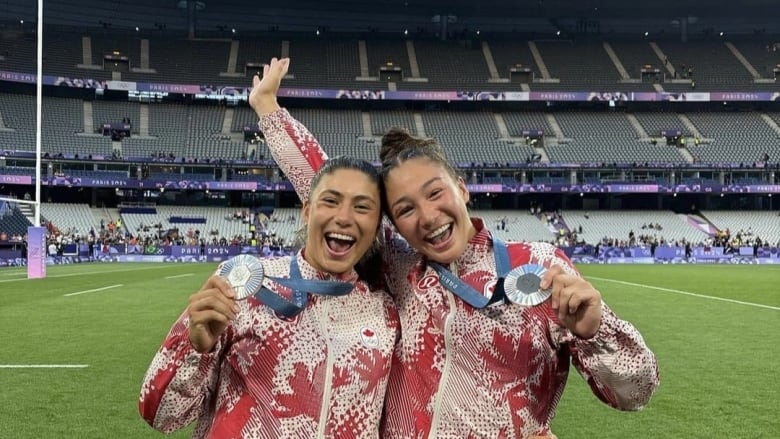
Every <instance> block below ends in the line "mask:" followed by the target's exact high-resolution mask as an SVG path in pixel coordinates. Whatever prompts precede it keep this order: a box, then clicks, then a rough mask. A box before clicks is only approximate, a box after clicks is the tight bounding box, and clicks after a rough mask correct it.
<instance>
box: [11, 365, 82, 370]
mask: <svg viewBox="0 0 780 439" xmlns="http://www.w3.org/2000/svg"><path fill="white" fill-rule="evenodd" d="M86 367H89V364H0V369H84V368H86Z"/></svg>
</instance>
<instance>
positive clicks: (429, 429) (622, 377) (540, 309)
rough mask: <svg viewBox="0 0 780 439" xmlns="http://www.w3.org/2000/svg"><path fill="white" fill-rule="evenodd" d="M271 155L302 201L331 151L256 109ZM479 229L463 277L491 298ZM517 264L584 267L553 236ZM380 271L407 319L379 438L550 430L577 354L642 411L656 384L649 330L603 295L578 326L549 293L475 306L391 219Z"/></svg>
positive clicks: (490, 269)
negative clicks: (582, 333) (575, 330)
mask: <svg viewBox="0 0 780 439" xmlns="http://www.w3.org/2000/svg"><path fill="white" fill-rule="evenodd" d="M260 124H261V129H262V131H263V134H264V135H265V138H266V140H267V142H268V146H269V148H270V150H271V152H272V154H273V156H274V159H275V160H276V162H277V163H278V164H279V166H280V167H281V168H282V171H283V172H284V174H285V175H286V176H287V177H288V178H289V179H290V181H291V182H292V183H293V185H294V186H295V189H296V191H297V192H298V195H299V196H300V197H301V199H302V200H305V199H307V198H308V188H309V186H310V182H311V179H312V177H313V176H314V174H315V173H316V171H317V170H318V169H319V167H320V166H321V165H322V163H323V162H324V161H325V160H326V159H327V155H326V154H325V152H324V151H323V150H322V148H321V147H320V146H319V143H318V142H317V140H316V139H315V138H314V136H313V135H312V134H311V133H310V132H309V131H308V130H307V129H306V127H305V126H303V125H302V124H301V123H300V122H298V121H297V120H295V119H294V118H292V117H291V116H290V114H289V113H288V112H287V111H286V110H285V109H280V110H278V111H276V112H274V113H272V114H270V115H266V116H263V117H262V119H261V122H260ZM472 222H473V224H474V226H475V228H476V229H477V234H476V236H474V238H472V239H471V240H470V241H469V244H468V247H467V249H466V251H465V252H464V254H463V255H461V256H460V257H459V258H458V259H457V260H456V261H455V265H456V266H457V274H458V276H459V277H460V278H461V279H462V280H464V281H465V282H466V283H468V284H470V285H471V286H472V287H473V288H475V289H476V290H477V291H481V292H482V293H483V294H484V295H485V296H488V297H490V296H491V294H492V290H493V287H494V286H495V284H496V280H497V275H496V265H495V260H494V256H493V240H492V237H491V235H490V232H489V231H488V230H487V229H486V228H485V227H484V224H483V223H482V221H481V220H479V219H472ZM508 251H509V256H510V261H511V264H512V266H513V267H517V266H520V265H523V264H528V263H533V264H540V265H544V266H545V267H550V266H551V265H560V266H561V267H563V269H564V270H565V271H566V272H567V273H570V274H578V273H577V271H576V270H575V268H574V267H573V265H572V264H571V262H570V261H569V259H568V258H567V257H566V255H565V254H563V252H562V251H560V250H559V249H557V248H555V247H553V246H552V245H550V244H546V243H510V244H508ZM383 258H384V260H385V264H386V266H385V278H386V280H387V286H388V289H389V291H390V294H391V295H392V296H393V298H394V300H395V303H396V306H397V307H398V313H399V317H400V321H401V339H400V341H399V344H398V346H397V348H396V353H395V356H394V359H393V366H392V368H391V371H390V383H389V385H388V394H387V402H386V417H385V418H384V420H383V431H382V437H383V438H410V439H411V438H443V437H447V438H526V437H529V436H532V435H546V434H549V433H550V422H551V420H552V418H553V416H554V414H555V408H556V406H557V404H558V401H559V399H560V397H561V394H562V392H563V389H564V386H565V384H566V379H567V377H568V373H569V364H570V362H573V364H574V365H575V367H576V368H577V369H578V370H579V372H580V373H581V374H582V376H583V377H584V378H585V379H586V380H587V382H588V384H589V385H590V388H591V389H592V391H593V392H594V393H595V395H596V396H597V397H598V398H599V399H601V400H602V401H604V402H605V403H607V404H609V405H610V406H612V407H615V408H617V409H621V410H638V409H640V408H642V407H643V406H644V405H645V404H646V403H647V402H648V401H649V399H650V397H651V396H652V394H653V392H654V391H655V389H656V387H657V386H658V365H657V362H656V359H655V356H654V355H653V353H652V352H651V351H650V350H649V349H648V348H647V346H646V345H645V342H644V340H643V339H642V336H641V335H640V334H639V332H638V331H637V330H636V328H634V327H633V326H632V325H631V324H630V323H628V322H626V321H623V320H620V319H619V318H618V317H617V316H616V315H615V314H614V313H613V312H612V310H610V308H609V307H608V306H607V305H606V304H603V303H602V320H601V325H600V328H599V330H598V333H597V334H596V335H595V336H594V337H593V338H591V339H588V340H584V339H580V338H578V337H577V336H575V335H573V334H572V333H571V332H570V331H569V330H568V329H566V328H565V327H564V326H562V324H561V323H560V321H559V320H558V318H557V315H556V313H555V312H554V311H553V310H552V307H551V306H550V301H547V302H545V303H543V304H541V305H539V306H535V307H523V306H519V305H515V304H504V303H499V304H496V305H493V306H489V307H487V308H485V309H475V308H473V307H472V306H470V305H468V304H467V303H465V302H464V301H463V300H461V299H460V298H459V297H457V296H455V295H453V294H452V293H450V292H449V291H448V290H447V289H446V288H444V286H443V285H442V284H441V283H440V282H439V278H438V275H437V273H436V272H435V271H434V270H433V268H431V267H430V266H428V264H426V261H425V260H424V258H423V257H422V256H421V255H420V254H418V253H416V252H415V251H414V250H413V249H411V248H410V247H409V245H408V244H407V243H406V241H404V240H403V238H402V237H400V236H399V235H398V234H396V233H393V231H392V229H391V228H390V227H389V226H388V227H386V228H385V234H384V248H383Z"/></svg>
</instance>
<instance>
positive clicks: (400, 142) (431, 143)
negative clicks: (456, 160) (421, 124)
mask: <svg viewBox="0 0 780 439" xmlns="http://www.w3.org/2000/svg"><path fill="white" fill-rule="evenodd" d="M410 148H431V149H433V150H435V151H436V152H441V148H440V147H439V145H438V144H437V143H436V141H435V140H434V139H432V138H426V137H418V136H414V135H412V134H411V133H410V132H409V130H407V129H406V128H400V127H393V128H390V129H388V130H387V132H385V134H384V136H382V147H381V149H380V150H379V159H380V160H381V161H382V162H384V161H386V160H392V159H394V158H395V157H397V156H398V155H399V154H400V153H401V152H402V151H403V150H405V149H410Z"/></svg>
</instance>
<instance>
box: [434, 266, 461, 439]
mask: <svg viewBox="0 0 780 439" xmlns="http://www.w3.org/2000/svg"><path fill="white" fill-rule="evenodd" d="M450 271H452V272H453V273H455V275H456V276H457V274H458V265H457V264H456V263H455V262H453V263H452V264H450ZM442 288H443V287H442ZM445 295H446V297H447V304H448V305H449V308H450V309H449V312H448V313H447V317H446V318H445V319H444V369H443V370H442V372H441V380H439V387H438V388H437V389H436V400H435V401H434V404H433V420H432V421H431V431H430V433H428V437H429V438H431V439H434V438H436V437H437V430H438V429H439V422H440V413H441V404H442V399H443V398H444V397H443V394H444V391H443V389H444V388H446V384H447V381H448V380H449V377H450V368H451V366H452V361H451V359H450V357H451V356H450V346H452V331H451V329H452V319H453V317H454V316H455V310H456V308H455V296H454V295H453V294H452V293H451V292H450V291H449V290H445Z"/></svg>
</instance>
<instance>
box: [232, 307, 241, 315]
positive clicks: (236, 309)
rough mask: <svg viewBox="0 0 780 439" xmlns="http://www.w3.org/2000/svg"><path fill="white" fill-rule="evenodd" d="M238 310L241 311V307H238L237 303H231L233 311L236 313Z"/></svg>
mask: <svg viewBox="0 0 780 439" xmlns="http://www.w3.org/2000/svg"><path fill="white" fill-rule="evenodd" d="M239 311H241V308H239V307H238V305H233V312H235V313H236V314H238V313H239Z"/></svg>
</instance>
